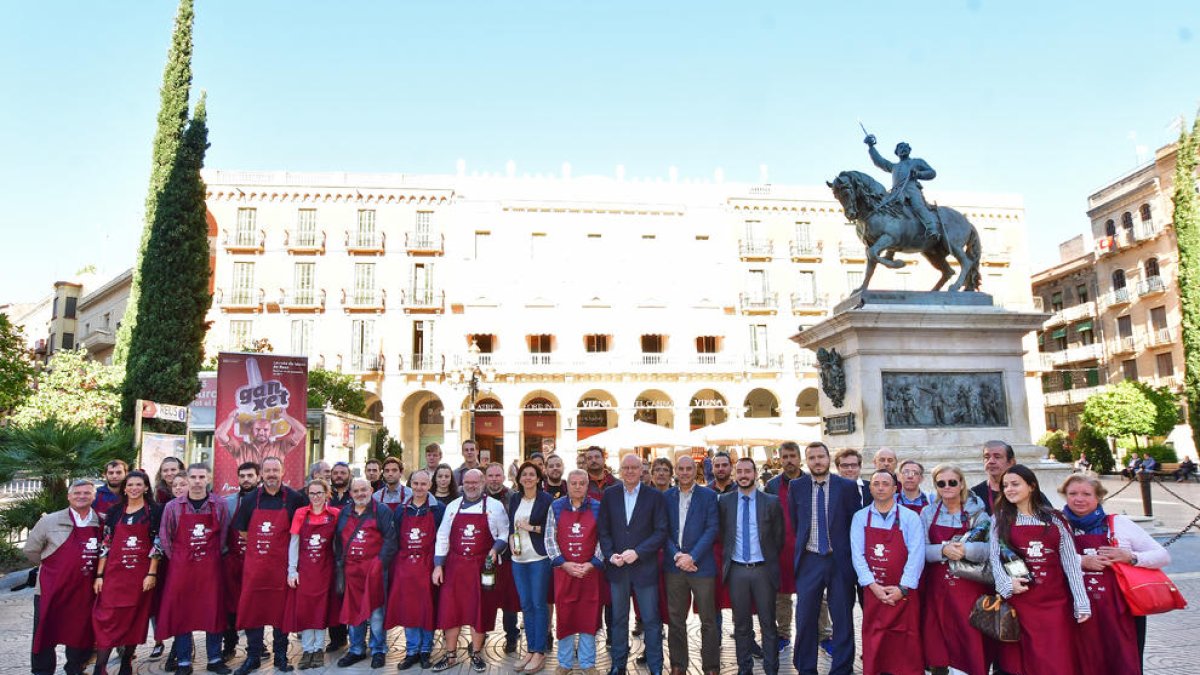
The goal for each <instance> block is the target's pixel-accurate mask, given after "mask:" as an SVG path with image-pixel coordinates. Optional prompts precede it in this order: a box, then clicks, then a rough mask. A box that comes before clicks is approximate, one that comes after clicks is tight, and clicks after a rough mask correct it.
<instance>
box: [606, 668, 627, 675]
mask: <svg viewBox="0 0 1200 675" xmlns="http://www.w3.org/2000/svg"><path fill="white" fill-rule="evenodd" d="M608 675H625V669H624V668H622V667H621V666H613V667H612V668H609V669H608Z"/></svg>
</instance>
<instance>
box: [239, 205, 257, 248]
mask: <svg viewBox="0 0 1200 675" xmlns="http://www.w3.org/2000/svg"><path fill="white" fill-rule="evenodd" d="M256 220H258V209H238V211H237V232H236V233H235V234H234V242H233V243H235V244H237V245H238V246H253V245H254V224H255V221H256Z"/></svg>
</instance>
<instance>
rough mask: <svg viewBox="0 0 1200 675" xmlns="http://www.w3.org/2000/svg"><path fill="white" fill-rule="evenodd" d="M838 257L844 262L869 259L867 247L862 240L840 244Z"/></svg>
mask: <svg viewBox="0 0 1200 675" xmlns="http://www.w3.org/2000/svg"><path fill="white" fill-rule="evenodd" d="M838 257H839V258H841V261H842V262H863V261H865V260H866V259H867V248H866V247H865V246H863V244H862V243H860V242H853V243H846V242H843V243H841V244H838Z"/></svg>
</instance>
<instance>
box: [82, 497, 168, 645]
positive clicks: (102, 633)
mask: <svg viewBox="0 0 1200 675" xmlns="http://www.w3.org/2000/svg"><path fill="white" fill-rule="evenodd" d="M149 508H150V507H149V506H147V507H146V509H147V510H149ZM124 521H125V519H124V518H122V519H121V520H119V521H118V522H117V523H116V526H115V527H114V528H113V533H112V542H111V543H110V545H109V548H108V558H107V560H108V562H107V563H105V565H104V586H103V587H102V588H101V590H100V595H99V596H98V597H97V598H96V607H95V609H93V610H92V629H93V630H94V631H95V633H96V646H97V647H98V648H100V649H111V648H113V647H123V646H125V645H140V644H142V643H143V642H145V641H146V632H147V628H148V626H149V625H150V624H149V622H150V608H151V606H152V605H153V604H154V603H153V600H154V592H153V591H151V592H149V593H146V592H143V591H142V584H143V583H144V582H145V580H146V575H147V574H148V573H149V572H150V549H151V548H152V546H153V542H151V541H150V523H149V522H148V521H144V522H141V523H134V524H132V525H130V524H127V523H126V522H124Z"/></svg>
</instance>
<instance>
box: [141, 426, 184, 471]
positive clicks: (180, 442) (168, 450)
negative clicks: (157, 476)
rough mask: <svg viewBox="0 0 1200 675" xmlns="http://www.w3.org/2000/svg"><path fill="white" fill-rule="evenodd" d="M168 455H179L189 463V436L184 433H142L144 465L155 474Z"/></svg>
mask: <svg viewBox="0 0 1200 675" xmlns="http://www.w3.org/2000/svg"><path fill="white" fill-rule="evenodd" d="M167 457H178V458H179V459H181V460H183V463H184V464H187V436H184V435H183V434H155V433H150V432H146V433H144V434H142V466H143V467H145V468H146V469H147V471H149V472H150V474H151V475H154V472H155V471H158V467H159V465H160V464H162V462H163V460H164V459H166V458H167Z"/></svg>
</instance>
